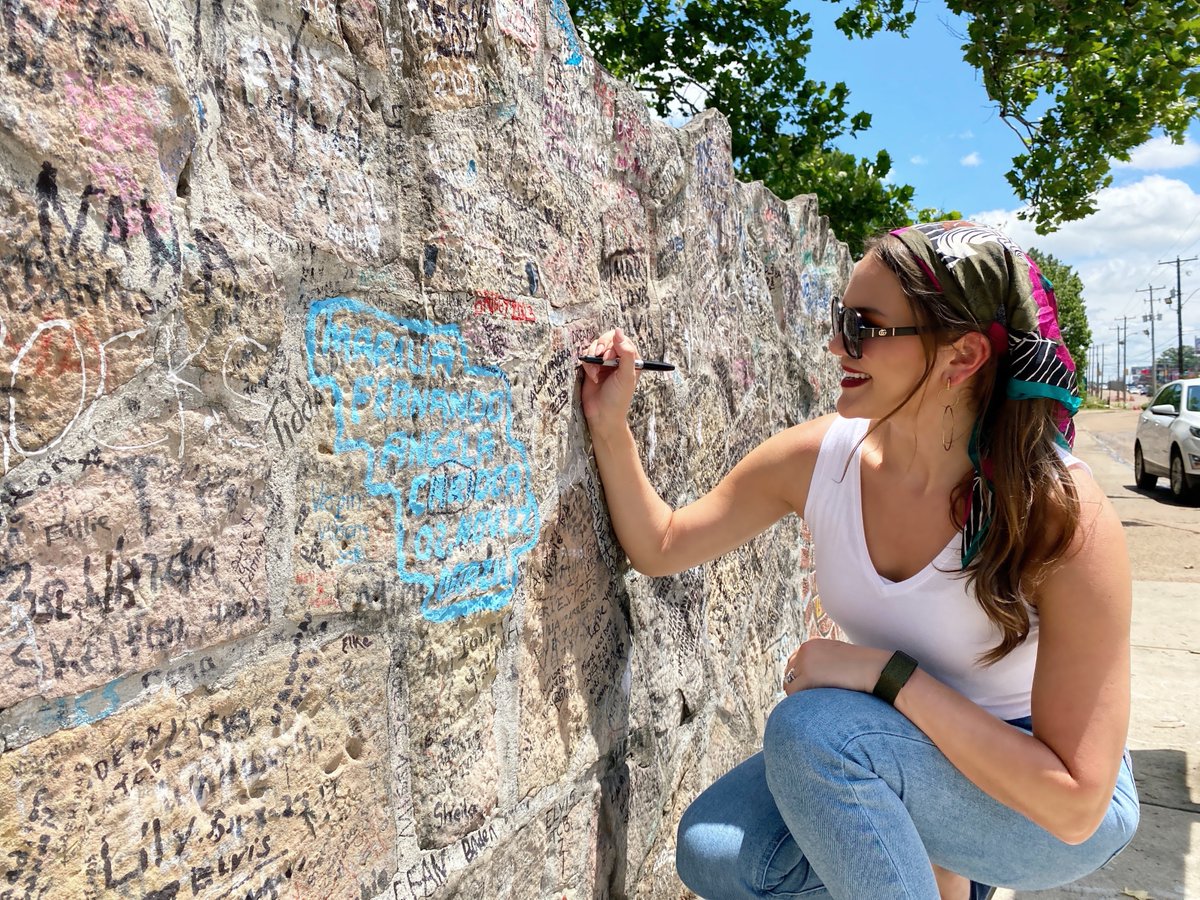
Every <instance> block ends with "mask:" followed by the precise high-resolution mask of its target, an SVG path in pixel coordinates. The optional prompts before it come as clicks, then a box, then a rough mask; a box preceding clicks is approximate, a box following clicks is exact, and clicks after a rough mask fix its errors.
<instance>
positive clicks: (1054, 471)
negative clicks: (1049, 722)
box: [866, 235, 1079, 665]
mask: <svg viewBox="0 0 1200 900" xmlns="http://www.w3.org/2000/svg"><path fill="white" fill-rule="evenodd" d="M866 253H867V254H868V255H871V254H873V255H874V256H875V258H876V259H878V260H879V261H880V262H882V263H883V264H884V265H885V266H886V267H887V268H888V269H889V270H890V271H891V272H893V273H894V274H895V275H896V277H897V278H899V279H900V285H901V288H902V289H903V291H904V295H905V297H906V298H907V299H908V303H909V307H910V308H911V309H912V312H913V316H914V318H915V319H916V322H917V324H918V325H922V326H925V327H926V329H927V330H926V331H924V332H922V343H923V344H924V347H925V371H924V372H923V373H922V375H921V379H920V380H919V381H918V382H917V384H916V385H915V386H914V387H913V389H912V390H911V391H909V393H908V395H907V396H906V397H905V398H904V399H903V400H902V401H901V402H900V403H899V404H898V405H897V406H896V408H895V409H893V410H892V411H891V412H889V413H888V414H887V415H886V416H884V417H883V419H881V420H880V422H883V421H886V420H887V419H889V418H891V416H893V415H895V414H896V412H898V411H899V410H900V408H901V407H903V406H904V405H905V404H906V403H908V401H909V400H911V399H912V398H913V397H914V396H915V395H916V394H917V392H918V391H920V390H921V389H922V388H923V386H924V385H925V383H926V382H927V381H928V380H929V378H930V375H931V374H932V372H933V367H934V363H935V360H936V353H937V348H938V345H939V344H946V343H949V342H951V341H954V340H957V339H958V338H959V337H961V336H962V335H964V334H966V333H968V332H971V331H976V332H980V333H982V334H986V332H987V328H988V326H989V325H990V324H991V323H988V322H978V321H976V320H975V319H974V317H973V316H971V315H970V314H969V313H968V312H967V311H965V310H962V311H960V310H958V309H955V308H954V307H952V306H951V305H950V303H949V302H947V300H946V298H945V296H944V295H943V294H942V292H941V291H940V290H938V289H937V287H936V286H935V285H934V284H933V282H932V280H931V279H930V277H929V276H928V275H927V274H926V273H925V271H924V269H922V267H921V266H920V264H919V263H918V262H917V261H916V259H915V258H914V257H913V256H912V254H910V253H909V252H908V250H907V249H906V248H905V247H904V245H903V244H902V243H901V242H900V241H899V240H898V239H897V238H895V237H892V236H890V235H884V236H881V237H876V238H872V239H871V240H869V241H868V242H867V245H866ZM1007 377H1008V376H1007V360H1006V359H1005V358H1004V357H1003V356H1000V357H997V355H996V354H993V355H992V357H991V358H990V359H989V360H988V362H987V363H985V364H984V366H983V367H982V368H980V370H979V371H978V372H977V373H976V374H975V377H974V380H973V382H972V384H971V388H970V390H971V395H972V399H973V400H974V407H975V409H976V411H977V414H978V416H979V417H980V421H979V422H978V426H979V431H978V433H979V448H978V450H979V453H980V456H981V457H983V458H985V459H988V460H990V463H991V465H992V467H993V468H992V473H991V475H992V483H993V487H994V492H993V498H992V524H991V527H989V528H988V530H987V534H986V536H985V537H984V539H983V543H982V544H981V545H980V547H979V551H978V552H977V553H976V554H975V556H974V557H973V558H972V559H971V561H970V563H968V565H967V567H966V569H965V571H964V575H965V577H966V578H967V580H968V584H970V585H971V586H972V588H973V589H974V591H975V597H976V599H977V601H978V602H979V605H980V607H981V608H982V609H983V611H984V613H985V614H986V615H987V617H988V619H990V620H991V621H992V623H993V624H995V626H996V627H997V628H998V629H999V630H1000V634H1001V639H1000V643H999V644H997V645H996V646H995V647H993V648H992V649H991V650H989V651H988V652H987V653H984V654H983V655H982V656H981V657H980V662H981V663H983V664H985V665H990V664H992V663H994V662H996V661H997V660H1000V659H1003V658H1004V657H1005V656H1007V655H1008V654H1009V653H1010V652H1012V651H1013V650H1014V649H1015V648H1016V647H1017V646H1018V645H1020V644H1021V642H1022V641H1024V640H1025V638H1026V637H1027V636H1028V635H1029V607H1028V604H1027V598H1029V597H1032V596H1034V594H1035V593H1036V591H1037V588H1038V586H1039V585H1040V584H1041V583H1042V582H1043V581H1044V580H1045V578H1046V576H1047V575H1049V574H1050V572H1051V571H1052V570H1053V569H1054V567H1055V566H1056V565H1057V564H1058V562H1059V561H1060V560H1061V559H1062V557H1063V555H1064V554H1065V553H1066V551H1067V548H1068V547H1069V546H1070V544H1071V540H1072V539H1073V538H1074V536H1075V531H1076V529H1077V528H1078V526H1079V498H1078V495H1077V494H1076V491H1075V484H1074V482H1073V481H1072V480H1071V476H1070V475H1069V474H1068V472H1067V468H1066V466H1065V465H1064V464H1063V462H1062V460H1061V459H1060V458H1059V455H1058V453H1057V452H1056V450H1055V436H1056V435H1057V434H1058V428H1057V425H1056V422H1055V414H1056V410H1057V402H1056V401H1054V400H1049V399H1030V400H1013V399H1009V398H1008V396H1007V393H1006V391H1005V388H1004V383H1005V381H1006V380H1007ZM877 424H878V423H877ZM972 476H973V473H970V474H968V475H967V476H966V477H965V478H964V479H963V481H962V482H961V483H960V484H959V485H958V487H957V488H955V490H954V492H953V494H952V495H951V500H950V509H949V515H950V518H951V520H952V521H953V523H954V525H955V527H961V525H962V522H963V517H964V515H965V513H966V509H967V504H968V503H969V501H970V496H971V481H972Z"/></svg>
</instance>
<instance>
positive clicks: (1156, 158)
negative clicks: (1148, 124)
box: [1113, 136, 1200, 170]
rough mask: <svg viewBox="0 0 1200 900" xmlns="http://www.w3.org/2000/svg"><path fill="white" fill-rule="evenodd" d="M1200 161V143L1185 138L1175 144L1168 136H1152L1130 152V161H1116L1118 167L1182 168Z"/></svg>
mask: <svg viewBox="0 0 1200 900" xmlns="http://www.w3.org/2000/svg"><path fill="white" fill-rule="evenodd" d="M1197 162H1200V144H1197V143H1196V142H1195V141H1193V140H1192V139H1191V138H1185V139H1184V142H1183V143H1182V144H1173V143H1171V139H1170V138H1168V137H1165V136H1163V137H1156V138H1151V139H1150V140H1149V141H1147V142H1146V143H1144V144H1142V146H1140V147H1137V148H1135V149H1134V151H1133V152H1132V153H1130V154H1129V162H1119V161H1114V162H1113V167H1114V168H1118V169H1145V170H1157V169H1182V168H1185V167H1187V166H1192V165H1195V164H1196V163H1197Z"/></svg>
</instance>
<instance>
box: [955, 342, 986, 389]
mask: <svg viewBox="0 0 1200 900" xmlns="http://www.w3.org/2000/svg"><path fill="white" fill-rule="evenodd" d="M950 348H951V356H950V362H949V364H948V367H947V370H946V374H947V375H948V376H949V378H950V380H951V381H952V382H953V383H954V384H961V383H962V382H964V381H966V380H967V379H968V378H970V377H971V376H972V375H974V374H975V373H976V372H978V371H979V370H980V369H982V368H983V366H984V365H985V364H986V363H987V361H988V360H989V359H991V358H992V342H991V341H990V340H988V336H987V335H986V334H983V333H981V332H978V331H968V332H967V333H966V334H964V335H963V336H962V337H960V338H959V339H958V340H956V341H955V342H954V343H953V344H951V345H950Z"/></svg>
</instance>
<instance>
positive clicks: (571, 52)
mask: <svg viewBox="0 0 1200 900" xmlns="http://www.w3.org/2000/svg"><path fill="white" fill-rule="evenodd" d="M551 10H552V12H551V14H552V15H553V16H554V21H555V22H557V23H558V27H559V28H561V29H562V33H563V39H564V40H565V41H566V42H567V51H568V54H567V58H566V59H564V60H563V62H564V63H566V64H567V65H568V66H577V65H579V64H580V63H582V62H583V48H582V47H580V46H579V38H578V37H576V36H575V26H574V25H573V24H571V14H570V12H569V11H568V10H567V3H566V0H553V2H552V3H551Z"/></svg>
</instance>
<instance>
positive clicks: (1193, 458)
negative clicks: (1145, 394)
mask: <svg viewBox="0 0 1200 900" xmlns="http://www.w3.org/2000/svg"><path fill="white" fill-rule="evenodd" d="M1133 474H1134V477H1135V478H1136V479H1137V485H1138V487H1140V488H1143V489H1147V488H1152V487H1154V486H1155V485H1156V484H1157V483H1158V479H1159V476H1160V475H1166V476H1167V478H1168V480H1169V481H1170V483H1171V494H1172V495H1174V497H1175V499H1176V500H1194V499H1196V497H1197V495H1198V494H1200V378H1187V379H1184V380H1183V381H1172V382H1171V383H1170V384H1168V385H1167V386H1166V387H1164V388H1163V389H1162V390H1161V391H1159V392H1158V396H1156V397H1155V398H1154V399H1153V400H1151V401H1150V405H1149V406H1148V407H1147V408H1146V409H1144V410H1142V414H1141V415H1140V416H1139V417H1138V424H1137V438H1136V440H1135V441H1134V445H1133Z"/></svg>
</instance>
